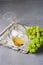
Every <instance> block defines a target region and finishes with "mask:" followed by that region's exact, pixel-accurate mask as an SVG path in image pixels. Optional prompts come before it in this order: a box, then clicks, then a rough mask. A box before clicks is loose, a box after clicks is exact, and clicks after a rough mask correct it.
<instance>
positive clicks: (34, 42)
mask: <svg viewBox="0 0 43 65" xmlns="http://www.w3.org/2000/svg"><path fill="white" fill-rule="evenodd" d="M26 33H27V36H28V37H29V39H30V40H31V43H29V44H28V51H29V52H30V53H35V52H37V51H38V49H39V48H40V47H41V46H42V45H43V28H40V27H39V26H30V27H28V28H27V29H26Z"/></svg>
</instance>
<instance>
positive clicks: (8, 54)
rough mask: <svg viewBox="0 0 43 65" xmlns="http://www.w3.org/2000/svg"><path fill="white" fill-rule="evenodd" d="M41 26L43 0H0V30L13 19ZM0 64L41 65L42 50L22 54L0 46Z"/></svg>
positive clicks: (42, 20) (42, 59)
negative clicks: (35, 52)
mask: <svg viewBox="0 0 43 65" xmlns="http://www.w3.org/2000/svg"><path fill="white" fill-rule="evenodd" d="M14 19H15V20H16V21H19V22H20V23H21V24H28V25H40V26H42V27H43V1H42V0H40V1H38V0H34V1H32V0H30V1H29V0H25V1H24V0H23V1H22V0H18V1H17V0H16V1H14V0H13V2H12V0H11V1H10V0H9V2H8V1H7V0H6V2H5V1H3V0H2V2H1V0H0V32H1V31H2V30H3V29H4V28H5V27H6V26H7V25H8V24H9V23H10V22H11V21H13V20H14ZM0 65H43V52H40V53H38V54H22V53H19V52H17V51H13V50H11V49H7V48H4V47H2V46H0Z"/></svg>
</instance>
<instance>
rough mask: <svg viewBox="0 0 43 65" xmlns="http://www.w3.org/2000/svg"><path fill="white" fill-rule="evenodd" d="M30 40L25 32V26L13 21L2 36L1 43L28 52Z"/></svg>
mask: <svg viewBox="0 0 43 65" xmlns="http://www.w3.org/2000/svg"><path fill="white" fill-rule="evenodd" d="M28 42H29V40H28V37H27V35H26V32H25V27H24V26H22V25H20V24H15V23H13V25H12V26H9V27H8V29H7V30H6V31H5V32H4V33H3V35H2V36H1V38H0V44H1V45H3V46H5V47H9V48H11V49H14V50H19V51H20V52H23V53H27V52H28V51H27V44H28Z"/></svg>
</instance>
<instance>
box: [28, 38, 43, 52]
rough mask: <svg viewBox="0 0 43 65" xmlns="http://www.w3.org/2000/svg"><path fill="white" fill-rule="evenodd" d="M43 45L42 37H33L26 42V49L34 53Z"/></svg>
mask: <svg viewBox="0 0 43 65" xmlns="http://www.w3.org/2000/svg"><path fill="white" fill-rule="evenodd" d="M42 45H43V38H40V39H39V38H35V39H33V40H32V41H31V42H30V43H29V44H28V51H29V52H30V53H36V52H37V51H38V50H39V48H40V47H41V46H42Z"/></svg>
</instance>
